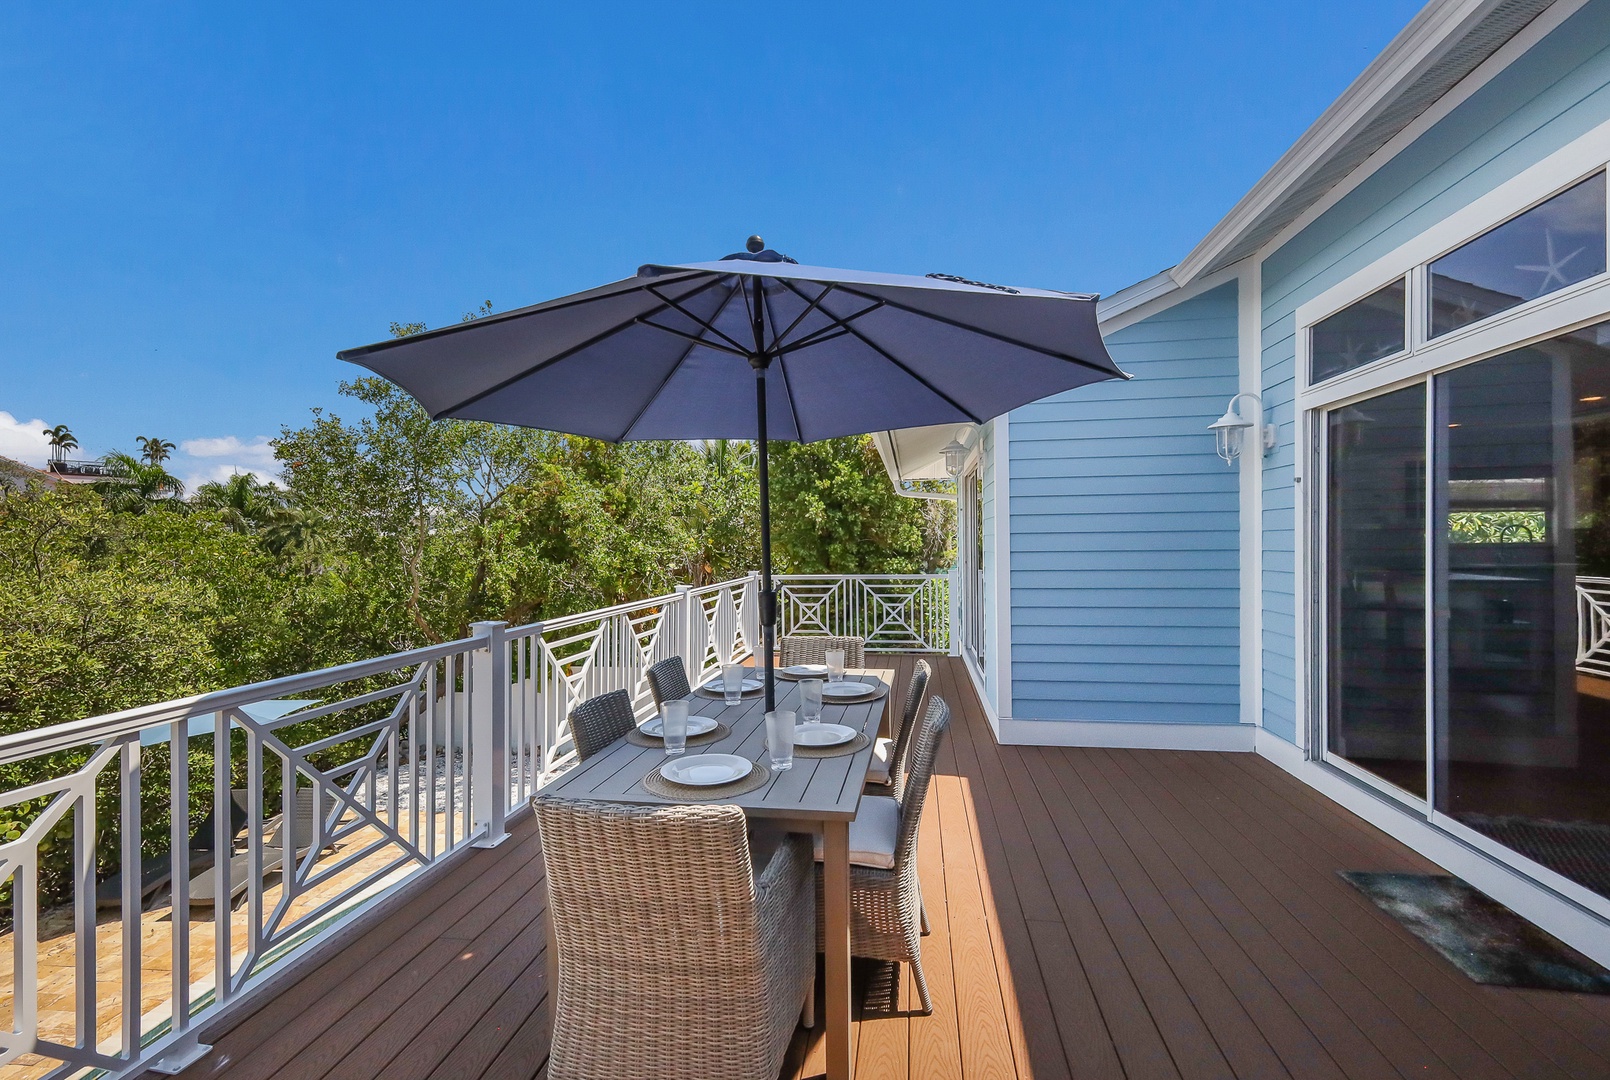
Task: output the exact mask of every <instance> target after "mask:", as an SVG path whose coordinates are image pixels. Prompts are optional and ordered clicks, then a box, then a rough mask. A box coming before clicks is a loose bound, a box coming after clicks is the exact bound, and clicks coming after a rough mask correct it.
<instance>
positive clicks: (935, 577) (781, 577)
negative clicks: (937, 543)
mask: <svg viewBox="0 0 1610 1080" xmlns="http://www.w3.org/2000/svg"><path fill="white" fill-rule="evenodd" d="M949 577H950V575H948V574H773V575H772V578H773V579H774V580H776V581H946V580H949Z"/></svg>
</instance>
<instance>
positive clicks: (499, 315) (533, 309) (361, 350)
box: [335, 270, 708, 363]
mask: <svg viewBox="0 0 1610 1080" xmlns="http://www.w3.org/2000/svg"><path fill="white" fill-rule="evenodd" d="M707 272H708V271H698V270H692V271H688V273H687V274H686V275H685V276H683V277H679V278H676V279H675V280H674V281H671V282H670V284H673V285H674V284H678V283H680V282H684V281H689V280H692V279H694V278H697V277H698V276H699V274H700V273H707ZM629 281H631V279H630V278H624V279H622V281H620V282H615V283H614V284H620V285H624V284H626V283H627V282H629ZM600 287H601V288H608V287H609V286H607V285H606V286H600ZM637 287H639V288H641V287H642V286H637ZM704 288H705V286H702V285H701V286H700V287H699V288H697V289H693V290H690V291H689V293H688V296H695V295H697V294H698V293H699V292H701V291H702V290H703V289H704ZM630 291H631V289H630V288H622V289H620V290H619V291H617V292H611V293H603V294H602V295H599V296H586V297H582V298H580V299H567V298H564V297H561V298H559V299H557V300H545V301H543V302H542V303H540V304H527V305H526V306H525V307H521V308H514V309H513V310H510V311H499V312H496V313H495V314H492V315H483V316H481V317H480V318H479V319H472V320H470V321H469V322H467V323H455V324H453V325H452V326H438V327H437V328H436V329H434V330H421V331H420V332H419V333H417V334H409V335H408V336H407V337H403V338H394V339H393V340H391V341H377V342H375V343H374V344H373V345H358V346H355V347H354V348H351V349H342V350H341V351H340V352H338V353H336V354H335V358H336V359H337V360H345V361H347V362H348V363H356V362H357V358H358V357H360V356H369V355H372V354H374V353H378V352H385V351H386V350H387V349H395V348H399V347H401V346H403V345H413V344H415V343H417V342H420V341H425V340H428V339H432V338H439V337H446V336H447V335H449V334H456V333H460V332H461V331H465V330H469V329H470V328H471V327H482V326H491V325H492V324H494V323H501V322H508V321H510V320H512V319H523V318H525V317H526V316H527V315H536V314H543V315H546V314H547V313H548V312H550V311H563V310H564V309H566V308H573V307H581V306H582V305H585V304H596V303H600V302H602V301H605V300H614V299H617V298H619V297H621V296H624V295H625V294H626V293H628V292H630ZM684 299H685V298H684Z"/></svg>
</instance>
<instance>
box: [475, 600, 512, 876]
mask: <svg viewBox="0 0 1610 1080" xmlns="http://www.w3.org/2000/svg"><path fill="white" fill-rule="evenodd" d="M508 625H509V624H508V623H506V622H500V621H494V622H478V623H472V624H471V625H470V629H471V630H472V635H471V636H472V637H474V638H476V639H478V640H479V641H481V642H482V644H481V645H480V646H478V647H477V648H476V649H475V650H474V651H473V652H471V653H470V740H469V743H470V770H471V772H470V776H471V778H472V784H473V787H474V800H473V802H474V805H473V806H472V807H471V810H472V812H473V814H474V817H475V828H476V829H478V830H485V831H484V834H483V835H482V836H481V838H480V839H479V840H476V841H475V842H474V846H475V847H482V848H489V847H497V846H498V845H499V844H501V843H503V841H505V840H507V839H508V838H509V834H508V832H507V831H506V830H505V829H504V827H503V821H504V818H505V817H507V816H508V812H509V714H508V704H509V651H508V649H509V647H508V642H507V641H506V640H505V638H504V634H503V632H504V630H505V629H506V628H507V627H508Z"/></svg>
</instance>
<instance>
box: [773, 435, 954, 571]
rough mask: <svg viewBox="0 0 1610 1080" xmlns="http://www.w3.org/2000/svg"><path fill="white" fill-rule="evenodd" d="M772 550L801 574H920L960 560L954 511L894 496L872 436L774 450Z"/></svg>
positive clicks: (942, 505) (788, 445)
mask: <svg viewBox="0 0 1610 1080" xmlns="http://www.w3.org/2000/svg"><path fill="white" fill-rule="evenodd" d="M770 468H771V490H772V542H773V544H774V546H775V554H776V559H777V564H778V568H779V569H780V570H782V571H784V572H788V573H798V574H915V573H932V572H934V571H936V570H940V569H942V568H944V567H945V566H947V565H949V563H950V562H951V561H952V560H953V558H954V548H953V544H952V542H951V541H950V539H949V538H950V536H951V535H952V532H953V527H954V520H955V517H954V514H955V511H954V506H953V505H952V504H951V503H948V502H938V501H934V500H917V499H907V498H903V497H901V496H899V495H896V494H895V493H894V490H893V488H892V487H891V486H890V484H889V477H888V474H887V473H886V472H885V471H884V468H883V463H882V461H881V460H879V458H878V452H877V449H876V447H874V446H873V443H872V439H871V438H870V437H869V436H865V435H860V436H854V437H851V438H845V439H826V440H824V441H822V442H814V443H803V444H802V443H773V444H772V447H771V462H770Z"/></svg>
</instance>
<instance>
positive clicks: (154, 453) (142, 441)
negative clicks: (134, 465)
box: [134, 435, 174, 465]
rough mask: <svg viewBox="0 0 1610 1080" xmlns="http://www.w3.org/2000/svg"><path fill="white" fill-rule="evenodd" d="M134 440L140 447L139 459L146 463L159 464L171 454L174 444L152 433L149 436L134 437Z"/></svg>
mask: <svg viewBox="0 0 1610 1080" xmlns="http://www.w3.org/2000/svg"><path fill="white" fill-rule="evenodd" d="M134 441H135V443H136V444H137V445H138V446H139V448H140V460H141V461H143V462H145V463H146V464H147V465H161V464H162V463H163V462H164V461H167V460H168V458H170V457H172V456H173V450H174V446H173V444H172V443H171V442H169V441H168V440H166V439H162V438H158V437H157V436H155V435H152V436H150V437H149V438H136V439H135V440H134Z"/></svg>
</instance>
